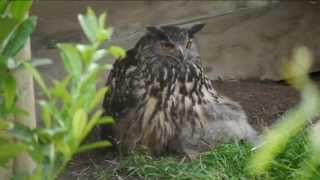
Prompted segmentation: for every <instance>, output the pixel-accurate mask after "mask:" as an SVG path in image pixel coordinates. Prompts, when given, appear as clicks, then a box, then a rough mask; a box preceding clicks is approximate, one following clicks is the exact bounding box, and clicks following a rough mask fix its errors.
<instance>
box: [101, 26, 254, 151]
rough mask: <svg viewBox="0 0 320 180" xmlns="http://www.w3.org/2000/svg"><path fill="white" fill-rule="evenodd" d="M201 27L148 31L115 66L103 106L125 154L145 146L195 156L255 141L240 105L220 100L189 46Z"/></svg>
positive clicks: (225, 99)
mask: <svg viewBox="0 0 320 180" xmlns="http://www.w3.org/2000/svg"><path fill="white" fill-rule="evenodd" d="M202 27H203V25H202V24H200V25H195V26H193V27H191V28H179V27H175V26H167V27H161V28H156V27H149V28H148V33H147V34H146V35H145V36H144V37H142V39H141V40H140V41H139V42H138V43H137V45H136V46H135V48H133V49H131V50H129V51H128V52H127V57H126V58H124V59H122V60H118V61H116V62H115V64H114V66H113V69H112V70H111V72H110V74H109V77H108V80H107V84H106V85H107V86H109V87H110V88H111V92H110V93H108V94H107V95H106V97H105V99H104V103H103V107H104V109H105V114H106V115H112V116H113V117H115V119H116V124H115V125H114V126H113V128H112V129H113V134H112V137H113V138H114V139H116V141H118V142H119V145H120V146H119V147H120V149H121V150H122V151H126V152H128V151H132V150H134V149H136V148H137V147H139V146H143V147H145V148H146V149H148V150H150V152H151V153H153V154H160V153H163V152H167V151H173V152H178V153H185V154H187V155H192V154H196V153H198V152H201V151H204V150H207V149H209V148H211V147H213V146H214V145H215V144H217V143H219V142H223V141H225V140H228V139H230V138H236V139H251V140H252V139H254V138H255V137H256V132H255V130H254V129H253V128H252V127H251V126H250V125H249V124H248V122H247V117H246V115H245V113H244V112H243V110H242V108H241V106H240V105H238V104H237V103H236V102H233V101H231V100H229V99H228V98H226V97H222V96H220V95H218V93H217V92H216V91H215V90H214V88H213V86H212V83H211V81H210V80H209V79H208V78H207V76H206V75H205V74H204V71H203V68H202V65H201V62H200V55H199V52H198V50H197V47H196V45H192V44H191V45H190V43H192V40H193V35H194V34H195V33H196V32H197V31H199V30H200V29H201V28H202ZM102 133H107V132H106V131H104V132H102Z"/></svg>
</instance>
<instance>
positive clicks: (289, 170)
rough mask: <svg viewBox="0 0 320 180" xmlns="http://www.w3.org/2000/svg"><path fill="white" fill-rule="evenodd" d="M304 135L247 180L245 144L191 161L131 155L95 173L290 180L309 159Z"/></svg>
mask: <svg viewBox="0 0 320 180" xmlns="http://www.w3.org/2000/svg"><path fill="white" fill-rule="evenodd" d="M306 139H307V138H306V134H302V135H299V136H297V137H295V138H294V139H292V140H291V141H290V143H289V144H288V146H287V148H286V151H285V152H284V153H282V154H280V155H279V156H278V157H277V159H276V160H275V161H274V162H273V163H272V164H273V166H272V167H271V169H270V170H269V172H268V173H267V174H264V175H262V176H259V177H252V176H250V172H248V171H247V165H248V164H247V163H248V162H249V159H250V156H251V154H252V151H251V148H252V147H251V146H250V145H249V144H248V143H246V142H242V143H233V144H222V145H220V146H218V147H216V148H214V149H212V150H211V151H208V152H205V153H202V154H201V155H200V156H199V157H198V158H197V159H196V160H193V161H190V160H187V159H183V158H182V159H181V158H177V157H172V156H170V157H161V158H154V157H150V156H146V155H140V154H134V155H131V156H128V157H126V158H125V159H123V160H121V161H120V165H119V166H118V167H117V168H115V169H112V170H103V171H99V173H97V179H111V178H112V177H116V176H121V177H135V178H136V179H181V180H189V179H190V180H191V179H200V180H201V179H279V180H280V179H292V178H294V177H296V176H297V171H296V170H297V169H299V168H300V166H301V163H303V161H302V160H303V159H304V158H305V157H307V155H308V146H309V145H308V142H307V140H306Z"/></svg>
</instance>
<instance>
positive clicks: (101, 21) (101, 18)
mask: <svg viewBox="0 0 320 180" xmlns="http://www.w3.org/2000/svg"><path fill="white" fill-rule="evenodd" d="M106 19H107V13H106V12H103V13H102V14H101V15H100V16H99V27H100V28H104V26H105V24H106Z"/></svg>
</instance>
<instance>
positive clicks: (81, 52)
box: [0, 1, 125, 180]
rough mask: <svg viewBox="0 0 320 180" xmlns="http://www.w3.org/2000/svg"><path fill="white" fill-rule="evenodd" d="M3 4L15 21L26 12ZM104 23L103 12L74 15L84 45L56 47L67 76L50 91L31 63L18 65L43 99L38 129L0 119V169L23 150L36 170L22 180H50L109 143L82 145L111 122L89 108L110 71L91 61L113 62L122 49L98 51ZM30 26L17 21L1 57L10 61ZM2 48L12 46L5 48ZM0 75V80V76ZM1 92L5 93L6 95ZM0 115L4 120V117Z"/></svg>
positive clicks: (108, 31) (105, 29) (101, 93)
mask: <svg viewBox="0 0 320 180" xmlns="http://www.w3.org/2000/svg"><path fill="white" fill-rule="evenodd" d="M9 2H11V1H1V4H0V10H1V9H3V8H2V6H3V4H4V3H7V5H8V6H10V8H11V10H12V12H11V15H13V14H15V15H16V16H17V17H18V18H17V19H21V17H22V16H23V15H22V14H21V10H26V11H27V8H23V7H21V6H19V7H15V6H14V4H16V3H11V4H10V3H9ZM12 2H20V1H12ZM21 2H22V1H21ZM25 4H27V3H25ZM2 12H7V11H2ZM6 17H7V16H6ZM105 21H106V13H103V14H101V15H100V16H99V17H97V16H96V15H95V13H94V11H93V10H92V9H90V8H88V10H87V13H86V15H79V22H80V25H81V27H82V29H83V31H84V33H85V35H86V37H87V38H88V40H89V43H88V44H73V43H62V44H58V45H57V47H58V48H59V50H60V57H61V59H62V61H63V64H64V67H65V70H66V72H67V76H66V77H65V78H64V79H63V80H62V81H54V82H53V85H52V87H48V86H47V85H46V83H45V82H44V81H43V79H42V77H41V75H40V74H39V72H38V71H37V70H36V69H35V68H34V67H33V66H32V64H30V63H23V67H24V68H27V69H28V70H30V72H31V73H32V74H33V77H34V79H35V81H36V82H37V83H38V85H39V86H40V88H41V89H42V91H43V92H44V94H45V95H46V97H47V100H41V101H40V102H39V103H40V106H41V113H42V122H43V123H42V124H43V126H42V127H38V128H35V129H30V128H29V127H27V126H25V125H23V124H19V123H13V122H10V121H5V120H2V119H1V120H0V128H1V129H2V130H5V133H2V134H0V138H1V139H0V148H4V149H7V150H6V151H1V152H0V165H5V164H6V163H7V162H8V161H9V160H10V159H12V158H15V157H16V156H17V155H18V154H20V153H21V152H27V153H28V154H29V155H30V156H31V157H32V159H33V160H34V161H35V162H36V164H37V168H36V170H35V172H34V173H33V174H31V175H28V174H25V175H24V177H25V178H29V179H47V180H50V179H55V178H56V177H57V176H58V175H59V173H61V171H62V170H63V169H64V167H65V166H66V164H67V163H68V161H69V160H70V159H71V158H72V157H73V155H75V154H76V153H80V152H83V151H87V150H90V149H93V148H101V147H106V146H110V145H111V144H110V142H108V141H98V142H95V143H91V144H82V142H83V140H84V139H85V138H86V136H87V135H88V134H89V133H90V131H91V130H92V128H93V127H94V126H96V125H98V124H107V123H112V122H113V119H112V118H111V117H102V116H101V115H102V110H95V107H96V105H97V104H98V103H99V102H100V100H101V99H102V98H103V96H104V95H105V93H106V92H107V91H108V88H107V87H104V88H101V89H97V88H96V84H97V79H98V76H99V74H100V73H101V72H103V71H105V70H106V69H108V68H110V67H111V66H110V65H109V64H106V65H101V64H97V62H98V61H99V60H101V59H102V58H103V57H105V56H107V55H111V56H113V57H117V58H121V57H124V56H125V51H124V50H122V49H121V48H120V47H117V46H110V47H109V48H101V46H102V44H103V43H104V42H105V41H106V40H109V39H110V37H111V35H112V28H110V27H106V25H105ZM28 24H31V25H32V26H31V25H28ZM2 27H3V26H2ZM33 27H34V20H33V18H31V19H30V18H29V19H26V20H24V21H22V22H21V23H20V26H18V27H17V28H16V29H17V33H16V34H15V36H12V38H9V40H3V41H1V42H3V44H5V45H2V44H1V45H2V46H1V47H2V48H1V50H2V49H3V51H1V57H4V58H5V57H10V56H8V55H11V54H14V53H16V52H18V50H20V49H21V48H20V47H21V45H20V43H21V42H22V41H23V40H24V39H27V38H28V36H29V35H30V33H29V32H31V31H32V30H33ZM20 29H21V30H20ZM11 30H12V28H11V29H10V28H9V29H8V30H7V31H6V32H7V34H5V35H3V33H4V32H1V33H0V34H1V37H2V39H8V38H7V37H8V36H11V34H10V33H9V32H10V31H11ZM24 42H25V41H24ZM7 46H9V47H10V46H11V47H13V48H9V49H8V48H7ZM6 49H7V50H6ZM6 60H7V61H2V60H1V61H0V62H8V61H9V60H10V58H7V59H6ZM14 62H17V61H14ZM3 64H5V65H7V66H5V65H4V66H3V67H8V64H9V63H3ZM18 65H20V63H18ZM14 67H16V66H14ZM7 69H9V68H6V70H7ZM1 72H4V71H1ZM8 74H9V75H10V76H9V77H10V78H8V79H9V80H7V81H4V83H2V84H1V85H2V87H4V91H3V92H4V96H3V97H4V99H5V101H3V104H4V106H8V107H11V106H14V105H13V104H14V101H13V100H12V99H14V98H13V97H15V96H14V95H13V94H10V92H8V91H9V90H12V89H14V88H15V87H14V84H12V82H14V78H13V77H12V76H11V74H10V73H8ZM0 77H1V80H2V79H3V78H2V77H4V76H0ZM6 83H7V84H6ZM10 83H11V84H10ZM10 88H11V89H10ZM5 93H9V95H6V94H5ZM1 97H2V96H1ZM8 102H10V103H8ZM9 105H10V106H9ZM14 112H16V111H14ZM2 114H5V113H2ZM2 117H4V118H5V119H7V117H5V116H2ZM12 139H15V141H14V142H13V141H12Z"/></svg>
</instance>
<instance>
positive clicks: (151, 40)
mask: <svg viewBox="0 0 320 180" xmlns="http://www.w3.org/2000/svg"><path fill="white" fill-rule="evenodd" d="M203 27H204V24H196V25H194V26H192V27H190V28H180V27H177V26H164V27H154V26H152V27H148V28H147V30H148V33H147V34H146V36H145V38H143V39H144V40H145V41H142V42H140V43H139V46H140V48H139V49H142V50H148V51H149V52H151V53H153V55H157V56H160V57H163V56H168V57H171V58H174V59H176V60H180V61H181V60H182V61H183V60H190V59H198V58H194V57H197V56H199V52H198V49H197V47H196V45H195V43H194V42H193V37H194V34H195V33H197V32H198V31H200V30H201V29H202V28H203Z"/></svg>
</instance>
